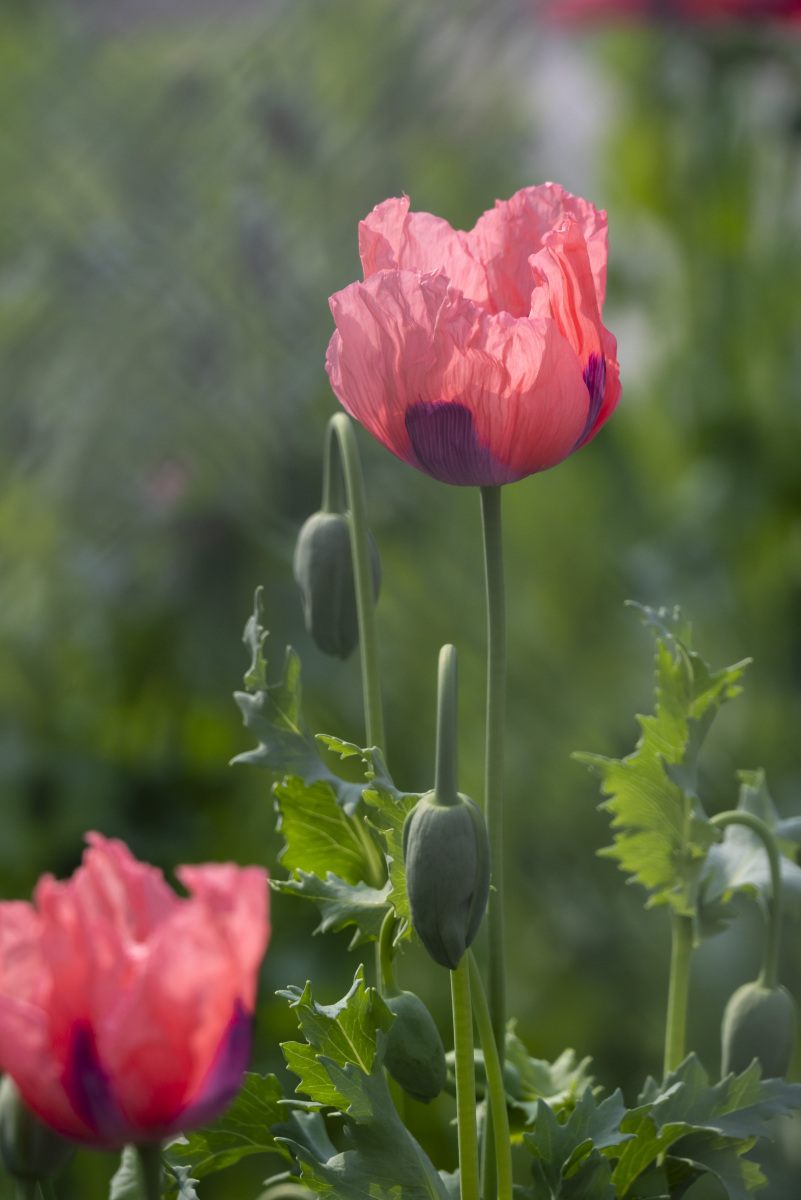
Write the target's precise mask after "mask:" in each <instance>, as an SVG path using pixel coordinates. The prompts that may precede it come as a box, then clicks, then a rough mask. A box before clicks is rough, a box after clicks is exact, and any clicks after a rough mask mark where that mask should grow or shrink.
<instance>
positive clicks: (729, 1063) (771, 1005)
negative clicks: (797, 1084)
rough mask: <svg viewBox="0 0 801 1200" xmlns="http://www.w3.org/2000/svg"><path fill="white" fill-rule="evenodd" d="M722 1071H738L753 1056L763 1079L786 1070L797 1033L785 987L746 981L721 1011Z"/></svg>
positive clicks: (791, 1000)
mask: <svg viewBox="0 0 801 1200" xmlns="http://www.w3.org/2000/svg"><path fill="white" fill-rule="evenodd" d="M722 1034H723V1054H722V1060H721V1075H722V1076H723V1077H725V1076H726V1075H728V1074H730V1072H732V1071H733V1072H734V1073H735V1074H736V1075H740V1074H741V1073H742V1072H743V1071H745V1070H746V1068H747V1067H749V1066H750V1065H751V1063H752V1062H753V1060H754V1059H755V1058H756V1059H758V1060H759V1063H760V1065H761V1067H762V1078H763V1079H778V1078H783V1077H784V1076H785V1075H786V1074H787V1069H788V1067H789V1065H790V1059H791V1058H792V1055H793V1049H794V1047H795V1037H796V1014H795V1003H794V1001H793V998H792V996H791V995H790V993H789V992H788V991H787V989H786V988H783V987H778V988H766V987H762V986H761V985H760V984H759V983H746V984H744V985H743V987H741V988H738V989H737V991H736V992H735V993H734V995H733V996H732V997H731V999H730V1000H729V1003H728V1004H727V1005H726V1011H725V1012H724V1014H723V1028H722Z"/></svg>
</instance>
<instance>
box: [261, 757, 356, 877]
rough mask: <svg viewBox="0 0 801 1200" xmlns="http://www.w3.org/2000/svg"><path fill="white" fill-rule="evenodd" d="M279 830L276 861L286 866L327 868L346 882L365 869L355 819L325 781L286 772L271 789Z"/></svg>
mask: <svg viewBox="0 0 801 1200" xmlns="http://www.w3.org/2000/svg"><path fill="white" fill-rule="evenodd" d="M273 794H274V796H275V805H276V808H277V809H278V814H279V822H278V831H279V832H280V833H281V834H282V835H283V837H284V842H285V845H284V848H283V850H282V851H281V853H280V855H279V859H280V861H281V862H282V863H283V865H284V866H285V867H286V868H287V869H288V870H290V871H292V870H302V871H305V872H307V873H315V874H321V873H325V872H326V871H330V872H331V873H332V874H334V875H338V876H339V878H340V879H343V880H344V881H345V882H346V883H358V882H359V880H364V879H367V878H368V877H369V875H370V866H371V864H370V863H369V862H368V861H367V857H366V854H365V846H364V840H363V838H362V837H360V836H359V830H358V826H357V824H356V822H355V821H354V820H352V819H351V818H350V817H348V815H347V814H346V813H345V812H344V811H343V809H342V808H341V807H340V806H339V805H338V804H337V801H336V796H335V794H334V792H333V789H332V788H331V786H330V784H328V783H326V782H320V783H313V784H311V785H310V786H307V785H306V784H304V782H303V780H302V779H299V778H298V777H297V776H296V775H289V776H287V778H285V779H284V780H283V781H282V782H281V783H279V784H276V786H275V788H274V789H273Z"/></svg>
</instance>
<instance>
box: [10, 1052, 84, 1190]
mask: <svg viewBox="0 0 801 1200" xmlns="http://www.w3.org/2000/svg"><path fill="white" fill-rule="evenodd" d="M74 1153H75V1146H74V1145H73V1143H72V1142H68V1141H67V1140H66V1139H65V1138H63V1137H60V1136H59V1134H57V1133H56V1132H55V1131H54V1130H52V1129H50V1128H49V1127H48V1126H47V1125H44V1124H43V1123H42V1122H41V1121H40V1120H39V1118H38V1117H35V1116H34V1115H33V1113H32V1112H31V1111H30V1109H29V1108H28V1107H27V1105H26V1104H25V1103H24V1102H23V1100H22V1097H21V1096H20V1094H19V1091H18V1089H17V1085H16V1084H15V1083H14V1080H13V1079H12V1078H11V1076H10V1075H5V1076H4V1077H3V1080H2V1083H0V1162H2V1164H3V1166H4V1167H5V1169H6V1171H7V1172H8V1174H9V1175H12V1176H13V1177H14V1178H15V1179H46V1178H47V1177H48V1176H49V1175H54V1174H55V1173H56V1171H60V1170H61V1168H62V1167H64V1166H66V1164H67V1163H68V1162H69V1160H70V1158H71V1157H72V1155H73V1154H74Z"/></svg>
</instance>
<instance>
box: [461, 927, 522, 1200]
mask: <svg viewBox="0 0 801 1200" xmlns="http://www.w3.org/2000/svg"><path fill="white" fill-rule="evenodd" d="M467 959H468V962H469V965H470V995H471V998H472V1001H473V1012H474V1013H475V1018H476V1025H477V1026H478V1036H479V1040H480V1041H481V1048H482V1050H483V1051H484V1070H485V1072H486V1076H487V1095H488V1097H489V1107H490V1109H491V1110H492V1129H493V1137H494V1144H495V1163H496V1170H497V1180H498V1185H497V1186H498V1200H512V1186H513V1184H512V1144H511V1140H510V1137H509V1113H508V1112H507V1109H506V1092H505V1090H504V1086H503V1067H502V1066H501V1060H500V1057H499V1055H498V1050H497V1047H496V1045H495V1035H494V1031H493V1028H492V1021H491V1020H490V1014H489V1007H488V1005H487V998H486V996H485V995H484V985H483V983H482V982H481V973H480V971H479V969H478V964H477V963H476V960H475V957H474V955H473V951H472V950H468V951H467Z"/></svg>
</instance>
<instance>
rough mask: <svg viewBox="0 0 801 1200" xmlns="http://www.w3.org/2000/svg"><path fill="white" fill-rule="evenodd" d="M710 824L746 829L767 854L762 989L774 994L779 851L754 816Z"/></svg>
mask: <svg viewBox="0 0 801 1200" xmlns="http://www.w3.org/2000/svg"><path fill="white" fill-rule="evenodd" d="M711 823H712V824H713V825H715V826H716V827H717V828H718V829H724V828H725V827H726V826H727V825H744V826H745V827H746V829H751V830H752V831H753V832H754V833H755V834H756V835H757V837H759V838H761V839H762V842H763V844H764V846H765V849H766V850H767V852H768V863H769V864H770V914H769V917H768V940H767V942H766V944H765V955H764V958H763V960H762V972H761V974H760V976H759V980H758V982H759V985H760V986H761V987H766V988H770V989H771V990H772V989H774V988H777V987H778V986H779V937H780V935H781V915H782V868H781V859H780V857H779V847H778V846H777V845H776V839H775V837H774V836H773V834H772V833H771V831H770V829H769V828H768V826H767V825H766V824H765V822H764V821H762V820H760V818H759V817H756V816H754V814H753V813H749V812H742V811H741V810H740V809H732V810H731V811H730V812H722V813H718V815H717V816H716V817H712V818H711Z"/></svg>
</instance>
